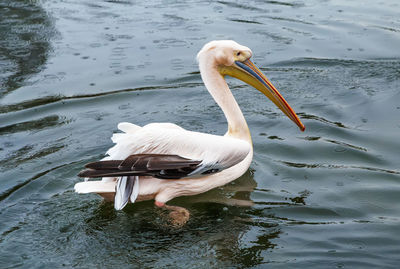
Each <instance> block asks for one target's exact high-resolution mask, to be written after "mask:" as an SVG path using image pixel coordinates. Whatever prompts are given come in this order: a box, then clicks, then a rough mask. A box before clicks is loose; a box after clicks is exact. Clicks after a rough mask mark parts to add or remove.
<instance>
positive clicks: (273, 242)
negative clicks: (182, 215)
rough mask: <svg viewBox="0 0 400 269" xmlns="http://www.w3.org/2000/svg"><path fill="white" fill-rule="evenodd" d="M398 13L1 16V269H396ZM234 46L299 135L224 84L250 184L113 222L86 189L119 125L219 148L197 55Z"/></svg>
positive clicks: (138, 5)
mask: <svg viewBox="0 0 400 269" xmlns="http://www.w3.org/2000/svg"><path fill="white" fill-rule="evenodd" d="M399 14H400V3H399V2H398V1H397V0H388V1H372V0H367V1H344V0H337V1H328V0H311V1H301V0H300V1H288V0H287V1H284V0H278V1H130V0H121V1H91V0H63V1H50V0H49V1H46V0H43V1H21V0H18V1H17V0H3V1H2V2H1V3H0V37H1V38H0V267H1V268H59V267H66V268H69V267H76V268H222V267H231V268H250V267H252V268H253V267H254V268H265V267H267V268H302V267H304V268H398V264H399V262H400V139H399V134H400V16H399ZM214 39H233V40H236V41H237V42H239V43H241V44H243V45H246V46H248V47H250V48H251V49H252V50H253V54H254V57H253V58H254V62H255V63H256V64H257V65H258V66H259V67H261V69H262V70H263V71H264V73H266V74H267V76H268V77H269V78H270V79H271V80H272V82H273V83H274V84H275V86H276V87H277V88H278V89H279V90H280V91H281V93H282V94H283V95H284V96H285V97H286V99H287V100H288V102H289V103H290V104H291V105H292V107H293V108H294V109H295V110H296V112H298V114H299V116H300V118H301V119H302V121H303V123H304V124H305V125H306V128H307V129H306V131H305V132H304V133H302V132H300V131H299V130H298V128H297V127H296V126H295V125H294V124H293V123H292V122H291V121H290V120H288V119H287V118H286V117H285V116H284V115H283V113H281V112H280V111H279V110H278V109H277V108H275V107H274V106H273V104H272V103H271V102H270V101H269V100H267V99H266V98H263V96H262V95H261V94H260V93H259V92H258V91H256V90H254V89H252V88H251V87H249V86H247V85H243V83H241V82H240V81H237V80H234V79H229V83H230V86H231V88H232V89H233V92H234V95H235V97H236V99H237V100H238V103H239V105H240V106H241V108H242V111H243V113H244V115H245V117H246V119H247V120H248V124H249V127H250V130H251V133H252V138H253V142H254V161H253V163H252V165H251V167H250V169H249V171H248V172H247V173H246V174H245V175H244V176H242V177H241V178H239V179H238V180H236V181H234V182H232V183H231V184H229V185H227V186H224V187H221V188H218V189H215V190H212V191H210V192H208V193H205V194H201V195H198V196H193V197H184V198H179V199H175V200H172V201H171V202H170V204H172V205H173V204H175V205H180V206H184V207H186V208H188V209H189V210H190V212H191V219H190V221H189V222H188V223H187V225H185V226H184V227H182V228H180V229H174V228H171V227H169V226H168V225H167V223H166V221H165V216H164V215H163V212H160V211H159V210H158V209H156V208H155V207H154V206H153V203H152V202H142V203H137V204H134V205H129V206H127V207H126V209H124V210H123V211H119V212H116V211H114V209H113V205H112V204H108V203H104V202H102V200H101V199H100V198H99V197H98V196H97V195H94V194H93V195H78V194H76V193H74V191H73V186H74V184H75V183H77V182H79V181H80V180H81V179H80V178H78V177H77V176H76V175H77V173H78V172H79V171H80V170H81V169H82V167H83V165H84V164H85V163H87V162H89V161H94V160H97V159H99V158H102V156H103V154H104V152H105V151H106V150H107V149H108V148H109V147H110V146H112V142H111V140H110V137H111V135H112V133H113V132H115V131H117V129H116V126H117V123H118V122H121V121H130V122H133V123H136V124H139V125H144V124H146V123H149V122H154V121H157V122H165V121H167V122H174V123H176V124H179V125H181V126H182V127H184V128H187V129H190V130H195V131H202V132H210V133H214V134H224V133H225V131H226V122H225V118H224V116H223V114H222V112H221V111H220V109H219V107H218V106H217V105H216V104H215V103H214V101H213V100H212V99H211V97H210V95H209V94H208V92H207V91H206V90H205V88H204V86H203V83H202V81H201V78H200V74H199V72H198V67H197V63H196V60H195V55H196V53H197V51H198V50H199V49H200V48H201V47H202V46H203V44H205V43H206V42H208V41H210V40H214Z"/></svg>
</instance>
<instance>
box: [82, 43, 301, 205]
mask: <svg viewBox="0 0 400 269" xmlns="http://www.w3.org/2000/svg"><path fill="white" fill-rule="evenodd" d="M251 55H252V52H251V50H250V49H249V48H247V47H244V46H242V45H239V44H238V43H236V42H234V41H229V40H225V41H212V42H210V43H208V44H206V45H205V46H204V47H203V49H202V50H201V51H200V52H199V54H198V61H199V67H200V72H201V76H202V79H203V81H204V83H205V85H206V88H207V89H208V91H209V92H210V94H211V95H212V97H213V98H214V100H215V101H216V102H217V103H218V105H219V106H220V107H221V109H222V110H223V112H224V114H225V116H226V118H227V121H228V131H227V133H226V134H225V135H224V136H218V135H211V134H206V133H199V132H192V131H188V130H185V129H183V128H181V127H179V126H177V125H175V124H172V123H151V124H148V125H146V126H144V127H140V126H137V125H134V124H131V123H126V122H124V123H120V124H119V125H118V128H119V129H120V130H121V131H122V133H116V134H114V135H113V137H112V141H113V142H114V143H115V145H114V146H113V147H112V148H110V149H109V150H108V151H107V156H106V157H105V158H104V159H103V161H105V162H98V164H100V165H103V164H107V161H108V162H110V163H112V160H124V159H126V158H128V157H129V156H131V155H132V154H133V155H135V156H136V155H138V154H139V155H140V154H142V155H143V154H144V155H146V154H160V156H161V157H162V156H163V155H178V157H179V158H184V160H186V159H189V161H188V162H191V160H193V162H196V161H198V164H197V165H196V166H195V167H194V168H192V167H193V164H191V165H192V166H190V169H191V170H190V169H189V170H187V171H189V172H188V173H187V174H185V175H184V176H179V177H177V178H174V179H162V178H158V177H159V176H160V175H161V176H162V173H163V172H164V171H163V170H162V169H161V170H160V171H158V172H159V174H158V175H159V176H157V175H155V176H148V173H147V172H149V171H150V170H151V169H150V167H147V168H149V171H147V170H146V169H145V170H146V171H144V172H143V175H142V174H141V175H140V176H139V177H138V178H139V179H137V177H135V178H136V179H135V182H136V183H137V184H136V183H135V184H133V190H129V191H132V195H131V200H132V201H135V200H137V201H141V200H148V199H155V201H156V205H157V206H166V205H165V203H166V202H168V201H169V200H171V199H173V198H175V197H178V196H185V195H195V194H198V193H202V192H205V191H208V190H210V189H212V188H215V187H218V186H222V185H224V184H226V183H228V182H230V181H232V180H235V179H236V178H238V177H240V176H241V175H242V174H244V173H245V172H246V171H247V169H248V167H249V166H250V163H251V160H252V157H253V148H252V142H251V137H250V132H249V129H248V127H247V123H246V121H245V119H244V117H243V114H242V112H241V110H240V108H239V106H238V104H237V103H236V100H235V99H234V97H233V95H232V93H231V91H230V90H229V88H228V85H227V84H226V82H225V79H224V76H225V75H230V76H233V77H236V78H239V79H241V80H243V81H245V82H246V83H249V84H250V85H252V86H254V87H255V88H257V89H258V90H260V91H261V92H263V93H264V94H265V95H266V96H267V97H269V98H270V99H271V100H272V101H273V102H274V103H275V104H276V105H277V106H278V107H279V108H280V109H281V110H282V111H283V112H284V113H285V114H286V115H287V116H288V117H290V118H291V119H292V120H293V121H294V122H295V123H296V124H297V125H298V126H299V127H300V129H302V130H304V125H303V124H302V123H301V122H300V120H299V119H298V117H297V115H296V114H295V113H294V111H293V109H291V108H290V106H289V105H288V104H287V102H286V101H285V100H284V99H283V97H282V96H281V95H280V94H279V92H278V91H277V90H276V89H275V87H274V86H273V85H272V84H271V82H269V80H268V79H267V78H266V77H265V76H264V75H263V74H262V73H261V71H260V70H259V69H258V68H256V67H255V66H254V64H252V63H251V61H250V60H249V58H250V57H251ZM112 164H113V165H114V166H115V164H114V163H112ZM97 166H98V165H97ZM133 166H134V165H133ZM133 166H132V171H133V172H132V173H136V171H137V170H138V169H136V168H135V167H133ZM148 166H149V165H148ZM168 167H169V166H168V165H167V166H166V169H168ZM103 169H104V168H103ZM113 169H114V170H113V171H117V172H118V171H119V170H118V169H121V165H119V166H115V167H113ZM129 169H130V167H129ZM88 170H89V171H88V172H89V174H90V173H92V172H96V171H94V170H92V169H88ZM139 170H140V169H139ZM141 170H143V167H142V168H141ZM124 171H125V170H124ZM129 171H130V170H129ZM129 171H128V173H130V172H129ZM185 171H186V170H185ZM150 172H152V171H150ZM124 175H126V174H124ZM135 175H136V174H135ZM118 178H120V176H114V177H104V178H103V180H102V181H87V182H80V183H77V184H76V185H75V191H76V192H78V193H89V192H95V193H98V194H100V195H102V196H104V197H105V198H107V199H110V200H112V199H113V197H114V192H115V185H116V184H115V183H116V181H117V180H118ZM139 182H140V183H139ZM122 196H123V195H122ZM122 196H121V197H122ZM118 197H119V196H118ZM118 199H120V198H118ZM123 206H124V205H122V207H123ZM119 207H121V205H119V206H118V208H119ZM116 208H117V206H116Z"/></svg>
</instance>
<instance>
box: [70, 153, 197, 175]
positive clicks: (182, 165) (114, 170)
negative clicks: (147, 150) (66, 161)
mask: <svg viewBox="0 0 400 269" xmlns="http://www.w3.org/2000/svg"><path fill="white" fill-rule="evenodd" d="M200 163H201V161H198V160H191V159H187V158H183V157H181V156H178V155H168V154H135V155H130V156H128V157H127V158H126V159H125V160H112V161H99V162H93V163H88V164H87V165H86V166H85V167H86V168H87V169H85V170H83V171H81V172H80V173H79V175H78V176H80V177H90V178H92V177H118V176H153V177H156V178H161V179H179V178H183V177H186V176H188V175H189V174H190V173H191V172H193V171H194V170H196V168H198V166H199V165H200Z"/></svg>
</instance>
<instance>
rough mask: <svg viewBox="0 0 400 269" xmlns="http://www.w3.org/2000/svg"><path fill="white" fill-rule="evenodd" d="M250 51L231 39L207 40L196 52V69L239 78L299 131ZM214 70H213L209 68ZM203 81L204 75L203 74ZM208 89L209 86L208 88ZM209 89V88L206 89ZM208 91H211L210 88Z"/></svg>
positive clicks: (300, 126) (293, 114) (295, 121)
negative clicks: (266, 98) (261, 94)
mask: <svg viewBox="0 0 400 269" xmlns="http://www.w3.org/2000/svg"><path fill="white" fill-rule="evenodd" d="M252 55H253V53H252V51H251V50H250V49H249V48H248V47H245V46H242V45H240V44H238V43H237V42H235V41H232V40H217V41H211V42H209V43H207V44H206V45H204V47H203V48H202V49H201V50H200V52H199V53H198V54H197V59H198V61H199V65H200V70H201V71H204V70H205V69H212V70H213V71H218V72H219V74H221V75H222V76H223V77H224V76H226V75H228V76H231V77H235V78H237V79H240V80H242V81H243V82H245V83H247V84H249V85H251V86H253V87H254V88H256V89H257V90H259V91H260V92H262V93H263V94H264V95H265V96H267V97H268V98H269V99H270V100H271V101H272V102H273V103H274V104H275V105H276V106H277V107H278V108H279V109H280V110H282V112H283V113H285V115H286V116H288V117H289V118H290V119H291V120H292V121H293V122H294V123H295V124H296V125H297V126H298V127H299V128H300V130H301V131H304V130H305V126H304V125H303V123H302V122H301V121H300V119H299V117H298V116H297V115H296V113H295V112H294V110H293V109H292V108H291V107H290V105H289V104H288V103H287V102H286V100H285V99H284V98H283V97H282V95H281V94H280V93H279V91H278V90H277V89H276V88H275V86H274V85H272V83H271V82H270V81H269V79H268V78H267V77H266V76H265V75H264V74H263V73H262V72H261V71H260V69H258V68H257V67H256V66H255V65H254V64H253V63H252V62H251V60H250V58H251V56H252ZM213 73H216V72H213ZM203 80H204V82H205V83H206V85H207V78H205V77H203ZM209 90H210V89H209ZM210 92H211V90H210ZM211 94H213V93H212V92H211Z"/></svg>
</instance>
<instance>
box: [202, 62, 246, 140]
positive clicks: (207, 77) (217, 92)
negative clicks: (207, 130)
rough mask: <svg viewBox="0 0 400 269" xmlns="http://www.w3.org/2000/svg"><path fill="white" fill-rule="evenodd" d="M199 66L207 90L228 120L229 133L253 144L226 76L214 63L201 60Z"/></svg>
mask: <svg viewBox="0 0 400 269" xmlns="http://www.w3.org/2000/svg"><path fill="white" fill-rule="evenodd" d="M199 67H200V73H201V77H202V79H203V81H204V84H205V86H206V88H207V90H208V91H209V92H210V94H211V95H212V97H213V98H214V100H215V101H216V102H217V104H218V105H219V106H220V107H221V109H222V111H223V112H224V114H225V117H226V119H227V121H228V133H227V135H229V136H232V137H235V138H239V139H243V140H246V141H248V142H249V143H250V144H252V143H251V136H250V131H249V127H248V126H247V122H246V120H245V118H244V116H243V113H242V111H241V110H240V107H239V105H238V103H237V102H236V100H235V98H234V97H233V94H232V92H231V90H230V89H229V87H228V84H227V83H226V81H225V79H224V77H223V76H222V75H221V74H220V73H219V72H218V70H217V67H216V66H215V65H214V64H213V63H208V62H200V64H199Z"/></svg>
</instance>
